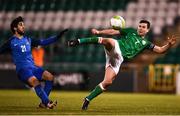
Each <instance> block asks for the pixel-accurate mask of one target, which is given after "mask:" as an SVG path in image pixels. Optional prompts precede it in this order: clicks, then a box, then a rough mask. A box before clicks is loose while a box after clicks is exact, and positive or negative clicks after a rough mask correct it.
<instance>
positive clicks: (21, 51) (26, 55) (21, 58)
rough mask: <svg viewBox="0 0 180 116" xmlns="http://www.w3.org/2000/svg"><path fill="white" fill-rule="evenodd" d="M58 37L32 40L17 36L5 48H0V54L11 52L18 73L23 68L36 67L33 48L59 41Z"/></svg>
mask: <svg viewBox="0 0 180 116" xmlns="http://www.w3.org/2000/svg"><path fill="white" fill-rule="evenodd" d="M57 40H58V38H57V36H53V37H50V38H48V39H40V40H38V39H31V38H28V37H26V36H24V37H23V38H21V39H19V38H17V37H15V36H13V37H11V38H10V39H9V40H8V41H7V42H6V43H5V44H4V45H3V46H1V47H0V53H3V52H6V51H10V52H11V54H12V59H13V62H14V64H15V65H16V71H17V72H18V71H19V70H20V69H22V68H28V67H29V68H33V67H35V65H34V61H33V58H32V54H31V46H38V45H48V44H51V43H53V42H55V41H57Z"/></svg>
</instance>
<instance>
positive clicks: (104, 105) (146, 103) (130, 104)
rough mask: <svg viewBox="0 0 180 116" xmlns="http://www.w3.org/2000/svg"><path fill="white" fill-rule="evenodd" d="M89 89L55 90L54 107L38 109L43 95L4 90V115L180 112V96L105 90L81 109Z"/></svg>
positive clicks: (0, 108) (0, 95)
mask: <svg viewBox="0 0 180 116" xmlns="http://www.w3.org/2000/svg"><path fill="white" fill-rule="evenodd" d="M87 94H88V92H71V91H69V92H65V91H63V92H62V91H53V92H52V94H51V98H52V99H57V100H58V106H57V108H55V109H53V110H47V109H37V108H36V106H37V105H38V103H39V99H38V98H37V97H36V95H35V93H34V92H32V91H29V90H0V115H6V114H17V115H18V114H22V115H24V114H36V115H37V114H41V115H45V114H46V115H47V114H56V115H59V114H60V115H63V114H68V115H74V114H75V115H81V114H82V115H92V114H96V115H104V114H107V115H108V114H113V115H120V114H122V115H131V114H133V115H146V114H148V115H154V114H156V115H159V114H160V115H175V114H176V115H180V96H176V95H162V94H161V95H160V94H125V93H109V92H107V93H103V94H102V95H100V96H98V97H97V98H96V99H94V101H92V102H91V104H90V107H89V109H88V110H87V111H81V105H82V99H83V97H84V96H86V95H87Z"/></svg>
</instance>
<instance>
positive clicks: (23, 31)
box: [17, 22, 25, 35]
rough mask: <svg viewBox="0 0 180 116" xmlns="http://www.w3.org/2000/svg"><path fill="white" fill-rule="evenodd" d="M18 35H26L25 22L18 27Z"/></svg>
mask: <svg viewBox="0 0 180 116" xmlns="http://www.w3.org/2000/svg"><path fill="white" fill-rule="evenodd" d="M17 33H18V34H20V35H24V33H25V25H24V22H19V23H18V25H17Z"/></svg>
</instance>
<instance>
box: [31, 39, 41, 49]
mask: <svg viewBox="0 0 180 116" xmlns="http://www.w3.org/2000/svg"><path fill="white" fill-rule="evenodd" d="M39 44H40V40H39V39H34V38H32V39H31V46H33V47H37V46H38V45H39Z"/></svg>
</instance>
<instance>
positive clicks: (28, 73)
mask: <svg viewBox="0 0 180 116" xmlns="http://www.w3.org/2000/svg"><path fill="white" fill-rule="evenodd" d="M43 72H44V69H43V68H41V67H29V68H28V67H27V68H23V69H20V70H19V71H18V77H19V79H20V80H21V81H22V82H24V83H26V84H28V79H29V78H30V77H32V76H35V77H36V78H37V79H38V80H39V81H42V74H43ZM28 85H29V84H28Z"/></svg>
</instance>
